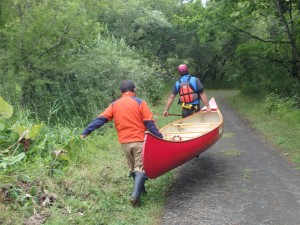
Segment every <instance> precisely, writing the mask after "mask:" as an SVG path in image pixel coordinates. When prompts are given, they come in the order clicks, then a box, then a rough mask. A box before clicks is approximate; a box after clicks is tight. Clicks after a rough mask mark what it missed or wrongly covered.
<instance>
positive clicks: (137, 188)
mask: <svg viewBox="0 0 300 225" xmlns="http://www.w3.org/2000/svg"><path fill="white" fill-rule="evenodd" d="M146 179H147V177H146V176H145V173H142V172H136V173H135V178H134V189H133V192H132V196H131V203H132V206H133V207H138V206H140V197H141V194H142V191H143V189H144V187H145V186H144V185H145V181H146Z"/></svg>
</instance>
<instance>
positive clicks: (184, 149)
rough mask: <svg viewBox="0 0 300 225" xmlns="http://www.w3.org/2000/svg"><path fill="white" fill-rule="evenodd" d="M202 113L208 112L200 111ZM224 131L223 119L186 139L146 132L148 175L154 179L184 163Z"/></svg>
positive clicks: (145, 166) (146, 170) (144, 155)
mask: <svg viewBox="0 0 300 225" xmlns="http://www.w3.org/2000/svg"><path fill="white" fill-rule="evenodd" d="M201 113H206V112H199V114H201ZM200 116H201V115H200ZM222 133H223V120H222V122H221V123H220V124H219V125H218V126H216V127H214V128H213V129H212V130H210V131H208V132H207V133H205V134H203V135H201V136H199V137H197V138H194V139H191V140H186V141H178V142H174V141H168V140H163V139H160V138H158V137H156V136H154V135H152V134H150V133H146V136H145V142H144V150H143V163H144V170H145V173H146V175H147V176H148V177H149V178H152V179H154V178H157V177H159V176H161V175H163V174H164V173H166V172H168V171H170V170H172V169H174V168H176V167H178V166H180V165H182V164H184V163H185V162H187V161H189V160H191V159H193V158H194V157H196V156H198V155H199V154H201V153H203V152H204V151H206V150H207V149H208V148H209V147H211V146H212V145H213V144H214V143H215V142H216V141H217V140H218V139H219V138H220V137H221V135H222Z"/></svg>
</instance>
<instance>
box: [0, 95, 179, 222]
mask: <svg viewBox="0 0 300 225" xmlns="http://www.w3.org/2000/svg"><path fill="white" fill-rule="evenodd" d="M166 98H167V97H166ZM165 101H166V99H163V100H162V102H161V103H160V104H158V105H157V106H155V107H153V106H152V107H151V108H152V109H153V111H155V112H157V113H163V108H164V103H165ZM173 107H174V108H176V107H177V106H176V105H175V104H174V105H173ZM174 110H176V109H174ZM172 120H174V117H164V116H158V117H157V118H156V122H157V124H158V126H159V127H162V126H164V125H166V124H167V123H169V122H170V121H172ZM79 134H80V131H78V135H76V138H75V140H74V141H72V142H68V143H69V144H68V148H69V149H68V156H69V158H70V160H69V161H68V162H62V165H61V166H59V167H58V168H55V170H53V171H54V172H53V173H52V174H51V176H49V169H50V167H51V166H50V165H55V166H57V165H60V164H59V163H56V162H55V163H53V159H51V157H48V161H43V160H42V159H41V158H38V160H37V161H36V162H29V161H28V162H27V163H26V162H24V163H22V165H21V164H16V165H14V167H11V168H9V170H7V171H5V172H3V171H2V173H0V178H5V180H6V183H5V184H4V183H1V184H0V210H1V214H0V224H11V225H17V224H18V225H19V224H24V223H26V222H29V221H31V222H33V221H35V222H40V223H41V222H43V224H48V225H50V224H51V225H52V224H53V225H59V224H95V225H96V224H97V225H100V224H105V225H114V224H116V225H122V224H124V225H125V224H128V225H134V224H145V225H150V224H151V225H152V224H157V223H158V220H159V218H160V214H161V211H162V207H163V205H164V202H165V199H166V196H167V192H168V190H169V187H170V185H171V183H172V179H173V173H172V172H169V173H167V174H165V175H163V176H161V177H159V178H157V179H154V180H151V179H149V180H148V181H146V188H147V190H148V194H147V195H144V196H142V199H141V202H142V206H141V207H140V208H133V207H132V206H131V204H130V197H131V193H132V190H133V180H132V178H129V177H128V169H127V164H126V161H125V157H124V156H123V154H122V150H121V146H120V144H119V142H118V140H117V134H116V131H115V129H114V127H113V125H112V124H111V125H109V124H106V125H105V128H100V129H99V130H98V131H95V132H94V133H93V134H91V135H90V136H89V137H87V138H86V139H84V140H80V139H79ZM47 135H49V138H50V136H51V137H54V139H53V140H57V141H58V142H63V141H67V140H65V139H64V138H61V137H60V136H64V137H65V136H67V135H65V134H62V133H61V132H60V131H59V130H56V131H52V132H51V131H50V130H49V133H48V134H47ZM73 138H74V137H73ZM59 147H61V146H59ZM64 163H65V164H64ZM55 166H53V168H54V167H55ZM0 172H1V171H0ZM21 175H22V176H24V175H26V176H28V180H27V181H26V182H25V181H22V179H20V176H21ZM1 182H2V181H1Z"/></svg>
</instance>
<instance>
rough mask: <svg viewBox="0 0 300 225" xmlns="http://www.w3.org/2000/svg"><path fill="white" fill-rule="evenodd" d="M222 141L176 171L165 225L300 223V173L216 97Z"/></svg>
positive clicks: (163, 224)
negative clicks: (221, 117) (221, 125)
mask: <svg viewBox="0 0 300 225" xmlns="http://www.w3.org/2000/svg"><path fill="white" fill-rule="evenodd" d="M216 101H217V104H218V106H219V108H220V109H221V112H222V114H223V117H224V122H225V123H224V124H225V129H224V134H223V137H222V138H221V139H220V140H219V141H218V142H217V143H216V144H215V145H214V146H213V147H211V148H210V149H209V150H207V151H206V152H205V153H203V154H201V155H200V157H199V158H198V159H196V158H195V159H192V160H191V161H189V162H188V163H186V164H184V165H183V166H181V167H179V168H177V169H176V172H177V178H176V180H175V182H174V185H173V187H172V190H171V192H170V196H169V197H168V200H167V204H166V206H165V208H164V211H163V215H162V219H161V223H160V224H161V225H180V224H184V225H188V224H195V225H250V224H251V225H262V224H273V225H274V224H275V225H300V171H299V170H296V168H295V167H294V166H293V165H292V164H291V163H288V162H287V161H286V160H285V159H284V157H283V156H282V154H281V153H280V151H279V149H277V148H276V147H274V146H273V145H272V144H271V143H270V142H268V141H267V140H266V139H264V138H263V137H262V135H261V134H259V132H257V131H255V130H254V129H252V128H251V127H249V126H248V124H247V122H245V121H243V120H242V119H241V118H240V117H239V115H238V114H237V113H236V112H235V111H234V110H233V109H232V108H231V107H230V106H228V105H227V104H226V102H225V101H224V100H223V99H222V98H221V97H216Z"/></svg>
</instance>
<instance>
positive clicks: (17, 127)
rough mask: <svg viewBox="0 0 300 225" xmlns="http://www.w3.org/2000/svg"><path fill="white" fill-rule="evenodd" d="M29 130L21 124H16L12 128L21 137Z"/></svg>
mask: <svg viewBox="0 0 300 225" xmlns="http://www.w3.org/2000/svg"><path fill="white" fill-rule="evenodd" d="M27 129H28V128H27V127H24V126H21V125H20V124H15V125H14V126H13V128H12V130H13V131H14V132H16V133H17V134H18V135H19V136H21V135H22V134H23V133H24V132H25V131H26V130H27Z"/></svg>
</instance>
